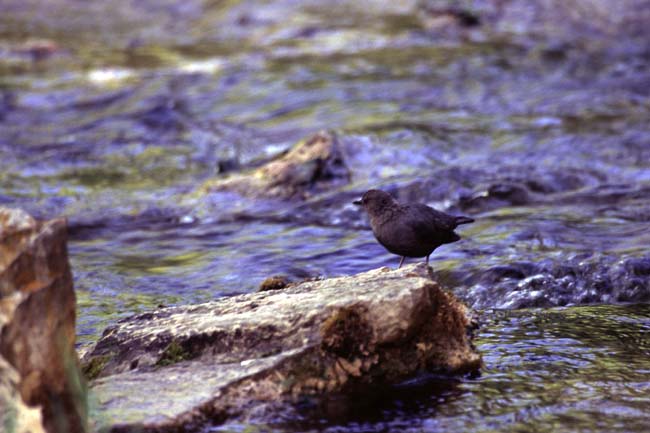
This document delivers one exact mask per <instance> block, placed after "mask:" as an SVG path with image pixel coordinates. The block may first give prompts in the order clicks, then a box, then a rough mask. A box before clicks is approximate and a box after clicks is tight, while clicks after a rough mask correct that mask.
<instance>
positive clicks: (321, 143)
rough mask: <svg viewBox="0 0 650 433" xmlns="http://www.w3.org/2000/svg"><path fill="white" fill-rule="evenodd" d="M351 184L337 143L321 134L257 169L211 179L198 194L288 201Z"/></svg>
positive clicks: (327, 133) (302, 142) (327, 135)
mask: <svg viewBox="0 0 650 433" xmlns="http://www.w3.org/2000/svg"><path fill="white" fill-rule="evenodd" d="M349 180H350V172H349V170H348V167H347V166H346V164H345V161H344V157H343V152H342V150H341V145H340V144H339V141H338V139H337V138H336V136H335V135H334V134H332V133H330V132H326V131H321V132H319V133H317V134H314V135H313V136H311V137H309V138H308V139H306V140H304V141H301V142H300V143H298V144H297V145H296V146H294V147H293V148H292V149H291V150H290V151H289V152H287V153H286V154H284V155H282V156H280V157H278V158H276V159H274V160H272V161H270V162H268V163H266V164H264V165H263V166H261V167H259V168H257V169H254V170H251V171H248V172H243V173H233V174H231V175H230V176H228V177H225V178H217V179H211V180H209V181H207V182H206V183H205V184H204V185H203V186H202V187H201V188H200V190H199V192H200V193H202V194H204V193H208V192H210V191H232V192H236V193H238V194H241V195H243V196H246V197H268V198H285V199H286V198H292V197H304V196H305V195H306V194H308V193H309V192H314V191H319V190H322V189H324V188H329V187H333V186H341V185H342V184H345V183H347V182H348V181H349Z"/></svg>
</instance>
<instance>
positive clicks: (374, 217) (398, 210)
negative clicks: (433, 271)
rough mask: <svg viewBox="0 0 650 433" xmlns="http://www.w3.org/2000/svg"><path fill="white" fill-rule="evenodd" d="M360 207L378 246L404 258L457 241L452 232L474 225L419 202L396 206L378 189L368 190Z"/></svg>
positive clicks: (463, 218) (425, 254) (395, 202)
mask: <svg viewBox="0 0 650 433" xmlns="http://www.w3.org/2000/svg"><path fill="white" fill-rule="evenodd" d="M354 204H357V205H361V206H363V208H364V209H365V210H366V212H368V216H369V217H370V227H372V233H373V234H374V235H375V237H376V238H377V240H378V241H379V243H380V244H382V245H383V246H384V248H386V249H387V250H388V251H390V252H391V253H393V254H397V255H399V256H402V259H401V260H400V262H399V268H401V267H402V263H404V259H405V258H406V257H424V256H426V257H427V266H428V265H429V255H430V254H431V253H432V252H433V250H435V249H436V248H438V247H439V246H440V245H442V244H449V243H451V242H456V241H458V240H460V236H458V235H457V234H456V233H455V232H454V229H455V228H456V227H458V226H459V225H460V224H468V223H472V222H474V220H473V219H472V218H469V217H466V216H454V215H449V214H446V213H444V212H440V211H437V210H435V209H433V208H431V207H429V206H427V205H425V204H421V203H408V204H400V203H398V202H397V201H396V200H395V199H394V198H393V197H392V196H391V195H390V194H388V193H387V192H384V191H380V190H378V189H371V190H369V191H367V192H366V193H365V194H364V195H363V197H362V198H361V200H358V201H355V202H354Z"/></svg>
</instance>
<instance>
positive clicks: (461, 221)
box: [455, 216, 474, 225]
mask: <svg viewBox="0 0 650 433" xmlns="http://www.w3.org/2000/svg"><path fill="white" fill-rule="evenodd" d="M455 222H456V225H461V224H469V223H473V222H474V218H470V217H466V216H457V217H456V220H455Z"/></svg>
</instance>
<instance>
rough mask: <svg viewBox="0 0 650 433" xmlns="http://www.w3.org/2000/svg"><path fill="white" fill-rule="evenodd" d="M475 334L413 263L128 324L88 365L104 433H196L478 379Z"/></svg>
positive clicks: (457, 307) (110, 332)
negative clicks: (419, 383)
mask: <svg viewBox="0 0 650 433" xmlns="http://www.w3.org/2000/svg"><path fill="white" fill-rule="evenodd" d="M471 329H472V321H471V320H470V317H469V313H468V310H467V309H466V307H465V306H464V305H463V304H461V303H460V302H459V301H457V300H456V299H455V297H454V296H453V295H452V294H451V293H449V292H447V291H445V290H443V289H441V288H440V286H439V285H438V284H437V283H436V282H435V281H433V280H432V279H431V277H430V275H429V270H428V269H427V268H426V267H425V266H424V264H418V265H411V266H406V267H404V268H402V269H399V270H395V271H391V270H389V269H388V268H381V269H376V270H372V271H369V272H366V273H362V274H358V275H354V276H350V277H340V278H331V279H324V280H318V281H308V282H303V283H299V284H295V283H293V284H289V285H288V286H287V287H286V288H284V289H280V290H272V291H265V292H259V293H252V294H246V295H240V296H235V297H231V298H227V299H221V300H218V301H214V302H210V303H205V304H200V305H194V306H179V307H170V308H162V309H159V310H156V311H152V312H148V313H144V314H140V315H137V316H134V317H131V318H127V319H123V320H121V321H120V322H118V323H117V324H115V325H113V326H110V327H109V328H107V329H106V330H105V332H104V334H103V336H102V338H101V339H100V340H99V341H98V343H97V344H96V345H95V347H94V348H93V349H92V350H91V351H90V352H89V353H88V354H87V355H86V357H85V359H84V360H83V363H84V365H85V371H86V372H87V374H88V375H91V376H94V377H97V379H95V380H94V382H93V383H92V385H91V390H92V391H91V393H92V395H93V399H94V400H95V401H96V402H97V403H96V404H97V416H96V417H95V418H96V423H97V427H98V428H99V429H100V430H104V431H114V432H117V431H132V430H134V429H137V431H156V432H158V431H180V430H183V431H187V430H189V431H192V430H194V429H198V428H199V426H201V425H202V424H205V423H218V422H220V421H223V420H225V419H227V418H231V417H235V416H245V415H246V413H248V411H250V410H252V409H253V408H257V409H258V410H259V407H260V406H264V405H269V404H270V405H273V404H277V403H278V402H284V403H290V402H292V401H295V400H296V399H298V398H300V397H304V396H306V395H317V396H318V395H325V394H327V393H331V392H341V391H343V392H345V391H352V390H359V389H363V387H364V386H367V385H370V384H380V383H394V382H398V381H401V380H404V379H405V378H407V377H411V376H413V375H416V374H417V373H419V372H422V371H439V372H445V373H450V374H457V373H466V372H472V371H476V370H478V369H479V368H480V365H481V358H480V355H479V354H478V353H477V352H476V350H475V349H474V347H473V346H472V344H471V337H470V332H471Z"/></svg>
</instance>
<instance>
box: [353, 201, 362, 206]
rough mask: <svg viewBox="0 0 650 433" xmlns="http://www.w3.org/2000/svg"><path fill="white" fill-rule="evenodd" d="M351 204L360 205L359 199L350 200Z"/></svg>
mask: <svg viewBox="0 0 650 433" xmlns="http://www.w3.org/2000/svg"><path fill="white" fill-rule="evenodd" d="M352 204H356V205H357V206H361V200H355V201H353V202H352Z"/></svg>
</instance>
